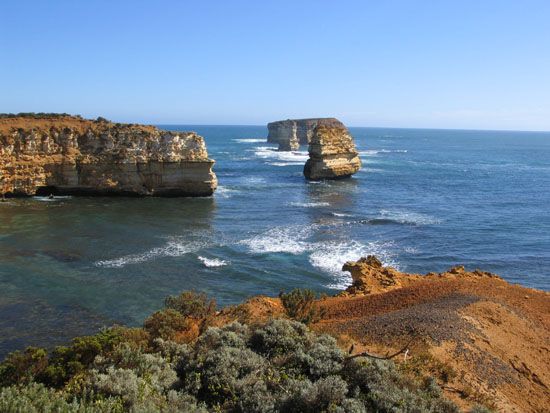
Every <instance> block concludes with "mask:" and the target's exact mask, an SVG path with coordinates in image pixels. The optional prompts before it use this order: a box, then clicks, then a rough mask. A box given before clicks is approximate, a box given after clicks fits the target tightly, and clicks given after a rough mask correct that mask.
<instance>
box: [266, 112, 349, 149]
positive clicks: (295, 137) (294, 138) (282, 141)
mask: <svg viewBox="0 0 550 413" xmlns="http://www.w3.org/2000/svg"><path fill="white" fill-rule="evenodd" d="M318 125H325V126H339V127H344V124H343V123H342V122H340V121H339V120H338V119H335V118H311V119H287V120H279V121H277V122H271V123H268V124H267V129H268V132H269V133H268V135H267V141H268V142H270V143H278V144H279V150H297V149H298V148H299V146H300V145H307V144H308V143H309V141H310V140H311V137H312V136H313V130H314V129H315V127H316V126H318ZM286 148H288V149H286Z"/></svg>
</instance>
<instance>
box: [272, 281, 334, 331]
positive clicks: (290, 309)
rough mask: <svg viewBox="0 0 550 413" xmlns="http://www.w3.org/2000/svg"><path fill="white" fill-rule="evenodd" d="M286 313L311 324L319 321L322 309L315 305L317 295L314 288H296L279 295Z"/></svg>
mask: <svg viewBox="0 0 550 413" xmlns="http://www.w3.org/2000/svg"><path fill="white" fill-rule="evenodd" d="M279 297H280V298H281V301H282V303H283V306H284V308H285V311H286V314H287V315H288V316H289V317H290V318H292V319H294V320H296V321H299V322H301V323H305V324H309V323H312V322H316V321H319V319H320V318H321V317H322V316H323V313H322V311H321V310H320V309H319V307H318V306H316V305H315V299H316V295H315V293H314V292H313V291H312V290H308V289H302V288H296V289H294V290H292V291H291V292H289V293H281V294H280V295H279Z"/></svg>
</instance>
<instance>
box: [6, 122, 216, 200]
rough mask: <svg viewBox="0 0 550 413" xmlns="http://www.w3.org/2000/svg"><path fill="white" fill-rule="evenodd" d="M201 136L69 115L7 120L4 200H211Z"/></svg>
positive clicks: (211, 185) (213, 177)
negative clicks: (36, 196) (65, 197)
mask: <svg viewBox="0 0 550 413" xmlns="http://www.w3.org/2000/svg"><path fill="white" fill-rule="evenodd" d="M213 164H214V161H213V160H211V159H209V158H208V153H207V151H206V146H205V143H204V140H203V138H202V137H200V136H199V135H197V134H196V133H195V132H169V131H163V130H160V129H158V128H156V127H154V126H144V125H134V124H119V123H116V124H115V123H112V122H109V121H106V120H105V119H102V118H98V120H96V121H91V120H86V119H82V118H80V117H76V116H69V115H42V116H36V115H24V116H4V117H0V193H5V194H7V195H16V196H17V195H22V196H28V195H34V194H48V193H55V194H69V195H71V194H73V195H80V194H93V195H153V196H208V195H211V194H212V193H213V192H214V190H215V189H216V186H217V179H216V175H215V174H214V172H213V171H212V166H213Z"/></svg>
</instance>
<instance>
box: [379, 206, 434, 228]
mask: <svg viewBox="0 0 550 413" xmlns="http://www.w3.org/2000/svg"><path fill="white" fill-rule="evenodd" d="M374 220H378V221H380V222H381V223H384V222H383V220H387V221H389V222H391V223H399V224H408V225H436V224H440V223H441V222H442V221H441V219H439V218H436V217H432V216H430V215H425V214H421V213H418V212H413V211H403V210H387V209H382V210H380V217H378V218H374ZM370 221H371V223H372V221H373V220H370Z"/></svg>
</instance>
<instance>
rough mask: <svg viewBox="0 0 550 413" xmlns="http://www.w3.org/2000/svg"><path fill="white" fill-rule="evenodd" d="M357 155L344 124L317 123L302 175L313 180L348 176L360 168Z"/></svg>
mask: <svg viewBox="0 0 550 413" xmlns="http://www.w3.org/2000/svg"><path fill="white" fill-rule="evenodd" d="M358 155H359V154H358V152H357V149H355V144H354V143H353V138H352V137H351V135H350V134H349V131H348V130H347V128H346V127H345V126H324V125H319V126H317V127H316V128H315V130H314V133H313V136H312V138H311V141H310V143H309V159H308V160H307V162H306V164H305V166H304V175H305V177H306V178H307V179H314V180H317V179H338V178H346V177H349V176H351V175H353V174H354V173H356V172H357V171H358V170H359V168H361V160H360V159H359V156H358Z"/></svg>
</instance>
